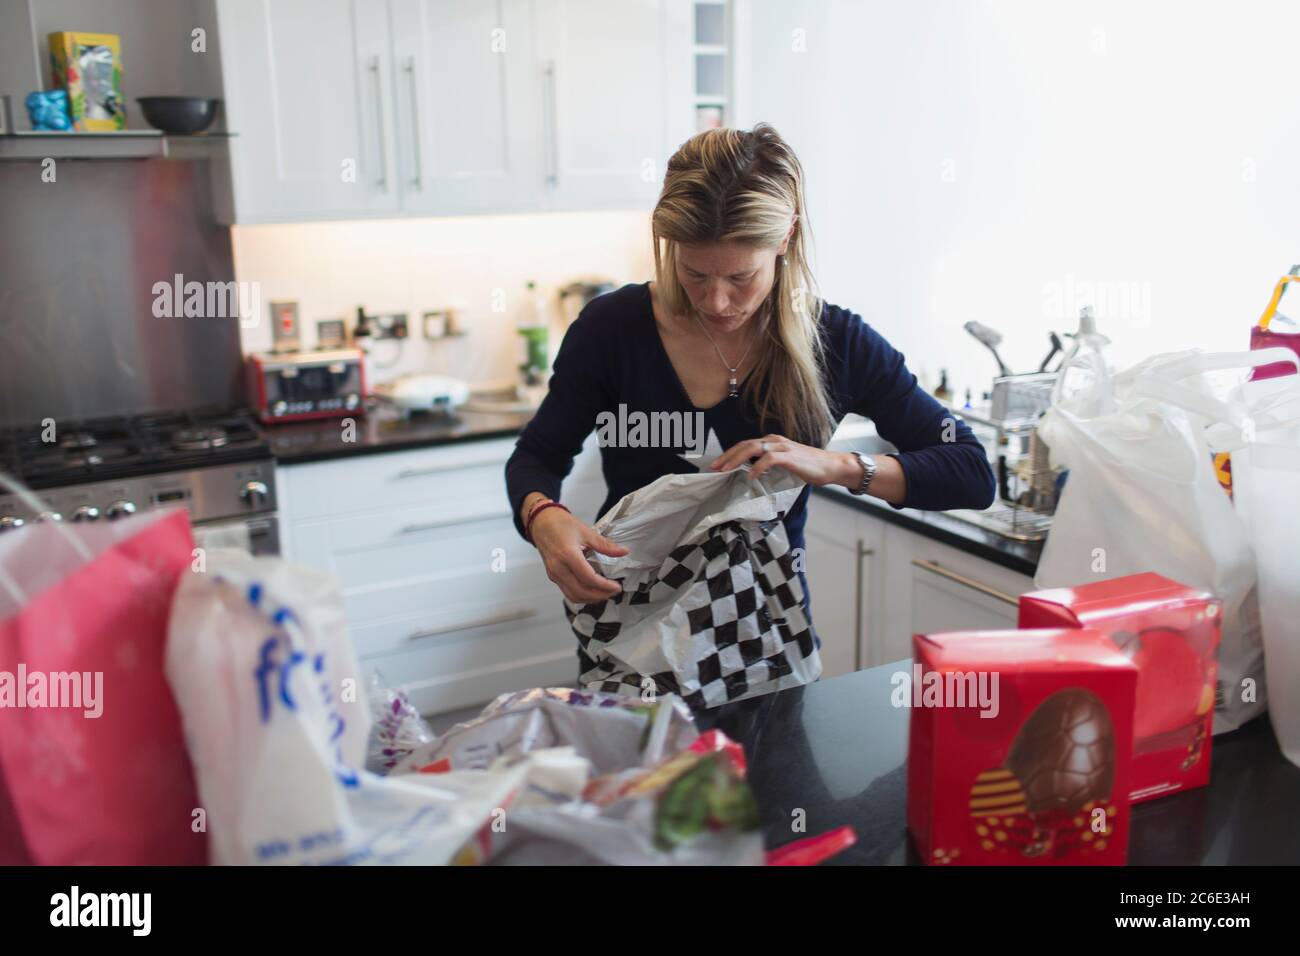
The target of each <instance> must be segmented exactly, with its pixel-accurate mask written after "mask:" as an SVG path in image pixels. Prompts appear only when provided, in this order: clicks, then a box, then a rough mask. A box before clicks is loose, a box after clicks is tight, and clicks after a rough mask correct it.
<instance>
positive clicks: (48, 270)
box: [0, 160, 260, 427]
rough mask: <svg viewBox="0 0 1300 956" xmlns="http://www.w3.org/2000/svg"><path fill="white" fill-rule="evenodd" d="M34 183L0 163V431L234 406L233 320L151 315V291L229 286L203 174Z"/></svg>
mask: <svg viewBox="0 0 1300 956" xmlns="http://www.w3.org/2000/svg"><path fill="white" fill-rule="evenodd" d="M41 172H42V165H41V163H39V162H35V161H33V162H27V161H23V162H0V427H7V426H14V425H32V424H36V423H39V422H41V421H42V420H44V419H46V418H52V419H54V420H55V421H57V422H60V423H65V422H67V421H69V420H73V419H86V418H97V417H100V416H105V415H118V414H136V413H146V412H155V411H164V410H177V409H184V408H193V407H200V406H210V405H231V404H234V403H236V402H239V401H241V400H242V386H241V383H242V371H241V358H240V348H239V319H238V318H237V317H231V318H216V317H205V318H199V317H190V318H185V317H172V318H159V317H157V316H155V315H154V300H155V294H154V291H153V290H154V285H155V283H157V282H166V283H168V284H172V283H174V281H175V278H174V277H175V276H177V275H181V276H183V278H184V281H186V282H190V281H197V282H202V283H208V282H223V283H224V282H230V281H232V280H233V279H234V266H233V264H232V261H231V251H230V230H229V228H227V227H225V226H220V225H217V224H216V222H215V221H214V219H213V215H212V208H211V205H212V204H211V191H210V189H209V186H208V169H207V163H206V162H189V161H176V160H95V161H89V160H81V161H69V160H61V161H59V162H58V163H57V165H56V166H55V174H56V180H55V182H43V181H42V179H41ZM259 319H260V316H259Z"/></svg>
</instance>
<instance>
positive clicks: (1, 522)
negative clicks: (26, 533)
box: [0, 515, 24, 531]
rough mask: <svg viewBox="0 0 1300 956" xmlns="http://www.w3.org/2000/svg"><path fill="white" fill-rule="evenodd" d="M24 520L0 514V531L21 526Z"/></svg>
mask: <svg viewBox="0 0 1300 956" xmlns="http://www.w3.org/2000/svg"><path fill="white" fill-rule="evenodd" d="M23 524H24V522H23V519H22V518H15V517H14V516H13V515H0V531H8V530H9V529H10V528H21V527H22V526H23Z"/></svg>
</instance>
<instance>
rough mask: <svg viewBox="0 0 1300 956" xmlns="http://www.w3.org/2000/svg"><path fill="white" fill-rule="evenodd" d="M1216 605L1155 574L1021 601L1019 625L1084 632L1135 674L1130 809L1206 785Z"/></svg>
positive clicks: (1206, 593) (1040, 594) (1204, 594)
mask: <svg viewBox="0 0 1300 956" xmlns="http://www.w3.org/2000/svg"><path fill="white" fill-rule="evenodd" d="M1220 610H1221V609H1220V604H1219V601H1218V600H1217V599H1216V598H1215V597H1214V595H1213V594H1212V593H1210V592H1209V591H1205V590H1201V589H1199V588H1189V587H1187V586H1186V585H1182V584H1179V583H1178V582H1177V581H1171V580H1169V579H1168V578H1166V577H1162V576H1161V575H1159V574H1151V573H1147V574H1132V575H1129V576H1127V577H1122V578H1112V579H1111V580H1109V581H1097V582H1095V583H1093V584H1085V585H1082V586H1080V587H1075V588H1052V589H1050V590H1044V591H1031V592H1029V593H1027V594H1023V595H1021V597H1020V626H1021V627H1089V628H1093V629H1094V630H1100V631H1102V632H1104V633H1105V634H1107V635H1108V636H1109V637H1110V638H1111V640H1113V641H1114V642H1115V643H1116V645H1118V646H1119V648H1120V650H1122V651H1123V652H1124V653H1125V654H1126V655H1127V656H1128V657H1129V658H1130V659H1131V660H1132V661H1133V663H1134V664H1136V665H1137V668H1138V689H1137V710H1136V712H1135V715H1134V732H1133V733H1134V753H1133V790H1132V792H1131V793H1130V794H1129V798H1130V799H1131V800H1132V801H1133V802H1134V803H1140V802H1141V801H1143V800H1150V799H1152V798H1153V797H1162V796H1164V795H1165V794H1169V793H1174V792H1176V791H1179V790H1187V789H1189V788H1192V787H1203V786H1205V784H1207V783H1208V782H1209V780H1210V733H1211V729H1212V723H1213V720H1214V687H1215V678H1216V676H1217V672H1218V659H1217V650H1218V647H1219V628H1220V624H1221V616H1222V615H1221V613H1220Z"/></svg>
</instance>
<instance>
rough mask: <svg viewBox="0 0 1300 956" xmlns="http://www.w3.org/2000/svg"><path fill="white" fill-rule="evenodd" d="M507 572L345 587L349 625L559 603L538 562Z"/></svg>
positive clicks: (483, 568)
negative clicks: (543, 603)
mask: <svg viewBox="0 0 1300 956" xmlns="http://www.w3.org/2000/svg"><path fill="white" fill-rule="evenodd" d="M507 568H508V569H507V570H506V571H504V572H498V571H493V570H491V569H490V568H489V567H488V566H487V564H486V563H484V564H482V565H475V566H472V567H467V568H456V569H451V570H446V571H442V572H440V573H438V574H432V575H420V576H415V577H407V578H404V579H400V580H393V581H388V582H384V583H382V584H376V585H372V586H369V587H358V588H352V587H347V588H344V589H343V599H344V603H345V604H346V606H347V612H348V623H349V624H351V625H352V626H354V627H356V626H362V625H369V624H371V623H374V622H380V621H392V620H405V616H407V615H424V617H425V618H428V619H430V620H435V621H442V622H445V621H447V620H462V621H463V620H474V619H477V618H480V617H491V616H493V615H494V614H495V613H496V612H497V611H498V610H499V609H500V608H502V607H504V606H506V605H510V606H511V607H513V606H515V605H517V604H529V603H533V604H536V603H539V602H543V601H548V600H553V601H558V600H560V592H559V590H558V589H557V588H556V587H555V585H554V584H552V583H551V581H550V579H549V578H547V576H546V568H545V566H544V565H543V564H542V562H541V560H539V559H538V558H536V557H533V558H532V559H531V560H527V561H525V562H515V563H512V564H509V565H508V566H507ZM397 630H400V626H399V627H398V628H397ZM402 633H403V634H404V635H405V634H409V633H410V632H409V631H405V632H402ZM403 639H404V637H403Z"/></svg>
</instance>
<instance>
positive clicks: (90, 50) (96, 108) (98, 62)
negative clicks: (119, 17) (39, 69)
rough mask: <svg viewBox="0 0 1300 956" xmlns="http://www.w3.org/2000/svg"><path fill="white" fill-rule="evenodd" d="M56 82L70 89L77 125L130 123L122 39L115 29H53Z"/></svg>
mask: <svg viewBox="0 0 1300 956" xmlns="http://www.w3.org/2000/svg"><path fill="white" fill-rule="evenodd" d="M49 41H50V63H51V65H52V67H53V70H54V85H55V86H57V87H61V88H62V89H65V90H67V91H68V116H69V118H70V119H71V120H72V127H73V129H77V130H81V131H83V132H86V131H99V132H103V131H113V130H119V129H124V128H125V127H126V100H125V99H123V97H122V43H121V40H119V39H118V38H117V37H116V36H115V35H113V34H111V33H75V32H71V31H66V30H65V31H63V32H61V33H51V34H50V37H49Z"/></svg>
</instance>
